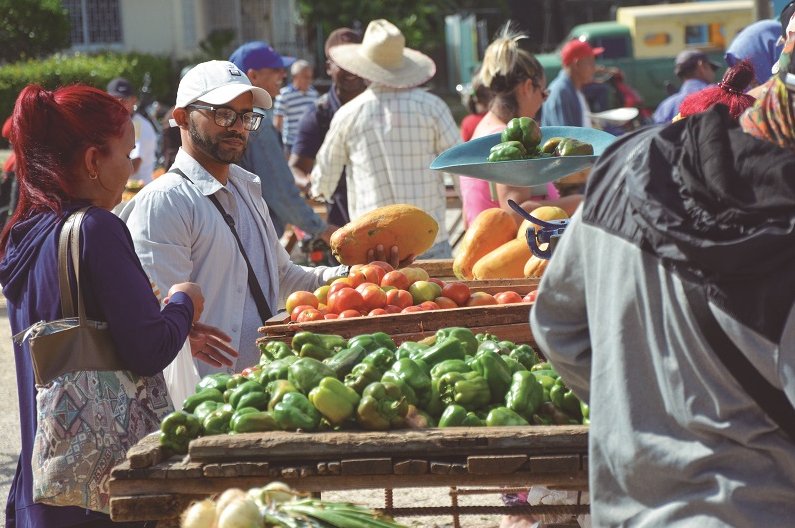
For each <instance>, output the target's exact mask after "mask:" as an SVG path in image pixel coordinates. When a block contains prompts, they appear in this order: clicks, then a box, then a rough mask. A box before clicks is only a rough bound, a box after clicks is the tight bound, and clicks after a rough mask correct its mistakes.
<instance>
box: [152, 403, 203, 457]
mask: <svg viewBox="0 0 795 528" xmlns="http://www.w3.org/2000/svg"><path fill="white" fill-rule="evenodd" d="M201 429H202V424H201V422H200V421H199V419H198V418H196V417H195V416H193V415H192V414H188V413H186V412H183V411H174V412H172V413H171V414H169V415H168V416H166V417H165V418H163V421H162V422H161V423H160V445H161V446H163V447H165V448H167V449H169V450H171V451H173V452H174V453H187V452H188V443H189V442H190V441H191V440H193V439H194V438H198V437H199V433H201Z"/></svg>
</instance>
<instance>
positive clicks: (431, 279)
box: [428, 277, 445, 288]
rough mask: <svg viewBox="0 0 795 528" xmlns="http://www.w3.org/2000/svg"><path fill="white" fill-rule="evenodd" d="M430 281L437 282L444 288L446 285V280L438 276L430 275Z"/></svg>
mask: <svg viewBox="0 0 795 528" xmlns="http://www.w3.org/2000/svg"><path fill="white" fill-rule="evenodd" d="M428 282H435V283H436V284H438V285H439V287H440V288H444V285H445V282H444V281H443V280H442V279H437V278H436V277H429V278H428Z"/></svg>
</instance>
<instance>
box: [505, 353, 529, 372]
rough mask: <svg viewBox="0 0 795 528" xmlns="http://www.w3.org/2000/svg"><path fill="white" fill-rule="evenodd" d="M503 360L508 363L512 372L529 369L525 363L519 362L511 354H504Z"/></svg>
mask: <svg viewBox="0 0 795 528" xmlns="http://www.w3.org/2000/svg"><path fill="white" fill-rule="evenodd" d="M502 360H503V361H505V364H506V365H508V368H509V369H510V370H511V374H513V373H514V372H519V371H522V370H524V371H527V369H526V368H524V365H522V364H521V363H519V362H518V361H516V360H515V359H514V358H512V357H510V356H502Z"/></svg>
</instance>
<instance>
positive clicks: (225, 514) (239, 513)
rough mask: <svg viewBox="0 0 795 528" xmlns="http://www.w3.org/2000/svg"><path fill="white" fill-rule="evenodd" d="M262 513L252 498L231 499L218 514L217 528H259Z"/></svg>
mask: <svg viewBox="0 0 795 528" xmlns="http://www.w3.org/2000/svg"><path fill="white" fill-rule="evenodd" d="M261 527H262V515H260V512H259V507H257V503H256V502H254V499H252V498H250V497H245V498H238V499H232V501H231V502H229V503H228V504H227V505H226V507H225V508H224V509H223V510H222V511H221V515H219V516H218V528H261Z"/></svg>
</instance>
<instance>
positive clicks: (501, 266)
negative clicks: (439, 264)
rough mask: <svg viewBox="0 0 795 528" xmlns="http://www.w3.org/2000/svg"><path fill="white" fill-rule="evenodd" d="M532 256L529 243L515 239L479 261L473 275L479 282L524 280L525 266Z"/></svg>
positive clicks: (473, 269)
mask: <svg viewBox="0 0 795 528" xmlns="http://www.w3.org/2000/svg"><path fill="white" fill-rule="evenodd" d="M514 225H516V224H514ZM531 256H532V253H531V252H530V248H529V247H528V246H527V242H525V241H524V240H519V239H518V238H514V239H513V240H510V241H508V242H506V243H505V244H503V245H501V246H500V247H498V248H497V249H495V250H494V251H491V252H490V253H488V254H486V255H485V256H483V258H481V259H480V260H478V261H477V262H476V263H475V266H474V267H473V268H472V274H473V275H474V277H475V279H478V280H481V279H518V278H522V277H524V275H523V272H524V265H525V263H526V262H527V259H529V258H530V257H531Z"/></svg>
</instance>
